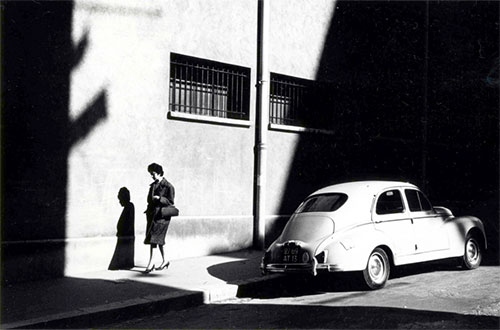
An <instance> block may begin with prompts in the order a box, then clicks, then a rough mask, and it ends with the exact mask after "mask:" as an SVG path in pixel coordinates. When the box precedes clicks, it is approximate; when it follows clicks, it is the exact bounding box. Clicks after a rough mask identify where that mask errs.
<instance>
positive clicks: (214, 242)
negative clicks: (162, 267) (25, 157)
mask: <svg viewBox="0 0 500 330" xmlns="http://www.w3.org/2000/svg"><path fill="white" fill-rule="evenodd" d="M145 227H146V223H145V221H144V223H142V224H139V223H137V224H136V235H135V244H134V263H135V265H136V266H143V267H145V266H146V265H147V263H148V260H149V250H150V249H149V245H145V244H144V243H143V242H144V231H145ZM252 228H253V217H252V216H234V217H231V216H228V217H176V218H173V219H172V220H171V223H170V227H169V229H168V233H167V237H166V243H165V252H166V258H168V259H169V260H175V259H181V258H189V257H196V256H203V255H210V254H216V253H224V252H231V251H237V250H242V249H246V248H250V247H251V246H252ZM116 243H117V238H116V237H113V236H108V237H94V238H78V239H65V240H41V241H23V242H4V243H2V259H3V269H2V280H3V282H4V283H5V282H6V283H14V282H22V281H29V280H38V279H45V278H53V277H61V276H72V275H76V274H81V273H85V272H92V271H98V270H103V269H108V266H109V264H110V261H111V259H112V257H113V253H114V251H115V246H116Z"/></svg>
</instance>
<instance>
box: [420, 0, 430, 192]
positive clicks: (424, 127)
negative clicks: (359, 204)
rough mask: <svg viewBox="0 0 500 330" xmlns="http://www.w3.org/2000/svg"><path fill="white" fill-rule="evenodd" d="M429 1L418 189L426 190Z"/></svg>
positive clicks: (425, 39) (426, 23) (426, 6)
mask: <svg viewBox="0 0 500 330" xmlns="http://www.w3.org/2000/svg"><path fill="white" fill-rule="evenodd" d="M429 14H430V13H429V1H428V0H427V1H426V2H425V28H424V29H425V30H424V31H425V36H424V41H425V45H424V47H425V50H424V51H425V53H424V54H425V55H424V79H423V80H424V105H423V112H422V184H421V186H420V188H422V190H424V191H426V190H427V181H428V178H427V159H428V157H429V152H428V148H429V144H428V141H427V139H428V130H429V103H428V102H429V100H428V98H429V95H428V94H429V90H428V84H429ZM426 193H428V191H426Z"/></svg>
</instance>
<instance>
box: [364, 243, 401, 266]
mask: <svg viewBox="0 0 500 330" xmlns="http://www.w3.org/2000/svg"><path fill="white" fill-rule="evenodd" d="M377 248H379V249H382V250H384V252H385V254H387V257H388V258H389V264H390V266H391V267H394V266H395V265H394V255H393V254H392V250H391V248H390V247H389V246H387V245H384V244H381V245H377V246H375V247H374V248H373V249H371V251H370V252H368V255H367V256H366V264H367V265H368V259H369V258H370V255H371V253H372V252H373V251H374V250H375V249H377Z"/></svg>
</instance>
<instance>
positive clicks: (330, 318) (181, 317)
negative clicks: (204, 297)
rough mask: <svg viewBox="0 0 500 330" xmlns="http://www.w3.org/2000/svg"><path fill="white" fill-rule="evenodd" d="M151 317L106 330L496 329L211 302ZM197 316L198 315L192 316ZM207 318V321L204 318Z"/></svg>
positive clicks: (351, 310) (414, 315) (352, 309)
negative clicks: (141, 329)
mask: <svg viewBox="0 0 500 330" xmlns="http://www.w3.org/2000/svg"><path fill="white" fill-rule="evenodd" d="M195 312H196V314H195V316H193V310H183V311H177V312H174V313H168V314H161V315H152V316H151V317H149V318H147V319H141V320H133V321H130V322H128V323H114V324H106V325H103V327H105V328H108V327H111V328H114V329H118V328H147V329H171V328H175V329H498V326H499V318H498V317H494V316H479V315H463V314H458V313H450V312H434V311H424V310H415V309H404V308H390V307H365V306H345V307H338V306H335V307H333V306H308V305H289V304H283V305H282V304H213V305H204V306H200V307H198V308H196V310H195ZM196 315H199V316H196ZM204 315H210V319H209V320H210V321H208V317H204Z"/></svg>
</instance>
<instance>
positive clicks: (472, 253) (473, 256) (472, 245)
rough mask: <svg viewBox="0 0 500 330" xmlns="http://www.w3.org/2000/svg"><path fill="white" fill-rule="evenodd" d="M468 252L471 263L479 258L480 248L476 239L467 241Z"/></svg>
mask: <svg viewBox="0 0 500 330" xmlns="http://www.w3.org/2000/svg"><path fill="white" fill-rule="evenodd" d="M466 253H467V260H469V262H470V263H471V264H475V263H476V262H477V260H478V258H479V249H478V247H477V245H476V242H475V241H473V240H468V241H467V246H466Z"/></svg>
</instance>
